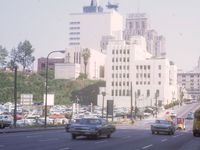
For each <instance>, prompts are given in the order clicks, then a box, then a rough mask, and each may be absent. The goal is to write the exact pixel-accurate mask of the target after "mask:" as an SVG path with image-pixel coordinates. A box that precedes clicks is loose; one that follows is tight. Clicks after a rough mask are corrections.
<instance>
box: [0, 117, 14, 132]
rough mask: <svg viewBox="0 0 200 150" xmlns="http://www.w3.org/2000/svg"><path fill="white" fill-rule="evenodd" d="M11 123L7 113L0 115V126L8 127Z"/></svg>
mask: <svg viewBox="0 0 200 150" xmlns="http://www.w3.org/2000/svg"><path fill="white" fill-rule="evenodd" d="M11 125H12V120H11V117H10V116H9V115H0V128H1V129H3V128H5V127H10V126H11Z"/></svg>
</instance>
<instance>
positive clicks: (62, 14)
mask: <svg viewBox="0 0 200 150" xmlns="http://www.w3.org/2000/svg"><path fill="white" fill-rule="evenodd" d="M110 1H111V2H117V3H118V4H119V13H120V14H122V15H123V16H124V17H125V16H126V14H128V13H136V12H141V13H146V14H147V15H148V17H149V20H150V27H151V29H155V30H156V31H157V32H158V33H159V34H160V35H163V36H164V37H165V38H166V52H167V58H168V59H169V60H171V61H173V62H174V63H175V64H176V65H177V67H178V69H182V70H184V71H189V70H192V69H193V68H194V67H195V66H197V61H198V58H199V56H200V44H199V43H200V9H199V6H200V1H199V0H110ZM107 2H108V0H100V4H101V5H102V6H105V5H106V3H107ZM89 4H90V0H0V6H1V8H0V45H2V46H3V47H6V49H7V50H9V51H10V50H11V49H12V48H14V47H17V45H18V44H19V42H21V41H24V40H29V41H30V42H31V44H32V45H33V47H34V49H35V52H34V54H33V55H34V56H35V57H36V58H39V57H46V56H47V55H48V53H49V52H51V51H52V50H61V49H65V48H66V47H67V44H68V41H67V39H68V19H69V14H70V13H77V12H82V6H83V5H89ZM55 57H60V55H58V56H57V55H56V56H55ZM36 63H37V61H36ZM36 63H35V65H37V64H36Z"/></svg>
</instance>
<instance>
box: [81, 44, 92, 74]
mask: <svg viewBox="0 0 200 150" xmlns="http://www.w3.org/2000/svg"><path fill="white" fill-rule="evenodd" d="M90 55H91V54H90V50H89V49H88V48H86V49H83V52H82V56H83V61H84V65H85V71H84V72H85V76H87V73H86V68H87V64H88V60H89V58H90Z"/></svg>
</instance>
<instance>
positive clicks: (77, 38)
mask: <svg viewBox="0 0 200 150" xmlns="http://www.w3.org/2000/svg"><path fill="white" fill-rule="evenodd" d="M69 40H80V38H79V37H73V38H69Z"/></svg>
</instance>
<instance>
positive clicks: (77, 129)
mask: <svg viewBox="0 0 200 150" xmlns="http://www.w3.org/2000/svg"><path fill="white" fill-rule="evenodd" d="M68 131H69V132H70V133H71V135H72V139H76V137H77V136H87V137H94V138H98V137H99V136H102V135H104V136H107V138H110V136H111V134H112V133H113V132H114V131H115V126H114V125H112V124H109V123H108V122H107V121H106V120H105V119H101V118H82V119H80V120H79V122H76V123H72V124H71V125H70V127H69V130H68Z"/></svg>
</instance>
